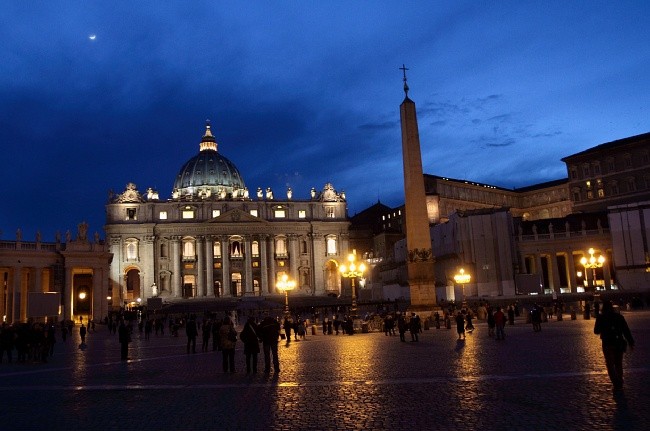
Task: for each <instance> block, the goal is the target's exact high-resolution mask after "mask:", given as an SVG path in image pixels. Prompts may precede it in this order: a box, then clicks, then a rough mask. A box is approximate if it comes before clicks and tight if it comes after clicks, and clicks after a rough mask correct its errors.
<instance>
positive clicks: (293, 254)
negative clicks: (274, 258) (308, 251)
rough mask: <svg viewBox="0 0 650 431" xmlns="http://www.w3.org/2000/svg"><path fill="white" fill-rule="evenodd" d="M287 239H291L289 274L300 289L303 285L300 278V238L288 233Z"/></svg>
mask: <svg viewBox="0 0 650 431" xmlns="http://www.w3.org/2000/svg"><path fill="white" fill-rule="evenodd" d="M287 239H288V240H289V275H290V277H291V279H292V280H294V281H295V282H296V287H297V288H298V289H299V288H300V287H301V286H300V283H299V282H300V280H299V279H298V262H299V261H298V256H299V253H298V238H297V237H296V235H295V234H288V235H287Z"/></svg>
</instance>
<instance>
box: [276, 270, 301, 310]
mask: <svg viewBox="0 0 650 431" xmlns="http://www.w3.org/2000/svg"><path fill="white" fill-rule="evenodd" d="M275 287H277V288H278V289H280V290H282V291H284V314H289V291H290V290H293V289H295V288H296V282H295V281H293V280H290V279H289V276H288V275H287V274H282V277H280V280H279V281H278V282H277V283H276V285H275Z"/></svg>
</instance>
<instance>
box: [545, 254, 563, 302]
mask: <svg viewBox="0 0 650 431" xmlns="http://www.w3.org/2000/svg"><path fill="white" fill-rule="evenodd" d="M560 256H562V257H564V254H560ZM557 258H558V254H557V253H556V252H555V251H552V252H551V257H550V260H551V261H552V262H549V264H550V265H551V280H553V286H552V288H553V291H554V292H557V293H560V287H561V286H560V269H559V265H558V263H557ZM565 261H566V260H565Z"/></svg>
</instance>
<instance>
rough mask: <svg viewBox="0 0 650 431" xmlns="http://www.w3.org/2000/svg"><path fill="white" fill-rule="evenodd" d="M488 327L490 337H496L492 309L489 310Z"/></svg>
mask: <svg viewBox="0 0 650 431" xmlns="http://www.w3.org/2000/svg"><path fill="white" fill-rule="evenodd" d="M487 325H488V337H494V328H495V327H496V323H495V322H494V310H492V307H488V308H487Z"/></svg>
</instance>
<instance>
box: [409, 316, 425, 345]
mask: <svg viewBox="0 0 650 431" xmlns="http://www.w3.org/2000/svg"><path fill="white" fill-rule="evenodd" d="M421 329H422V323H421V321H420V316H418V315H417V314H415V313H411V320H409V332H410V333H411V341H412V342H418V341H420V339H419V338H418V334H419V333H420V330H421Z"/></svg>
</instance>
